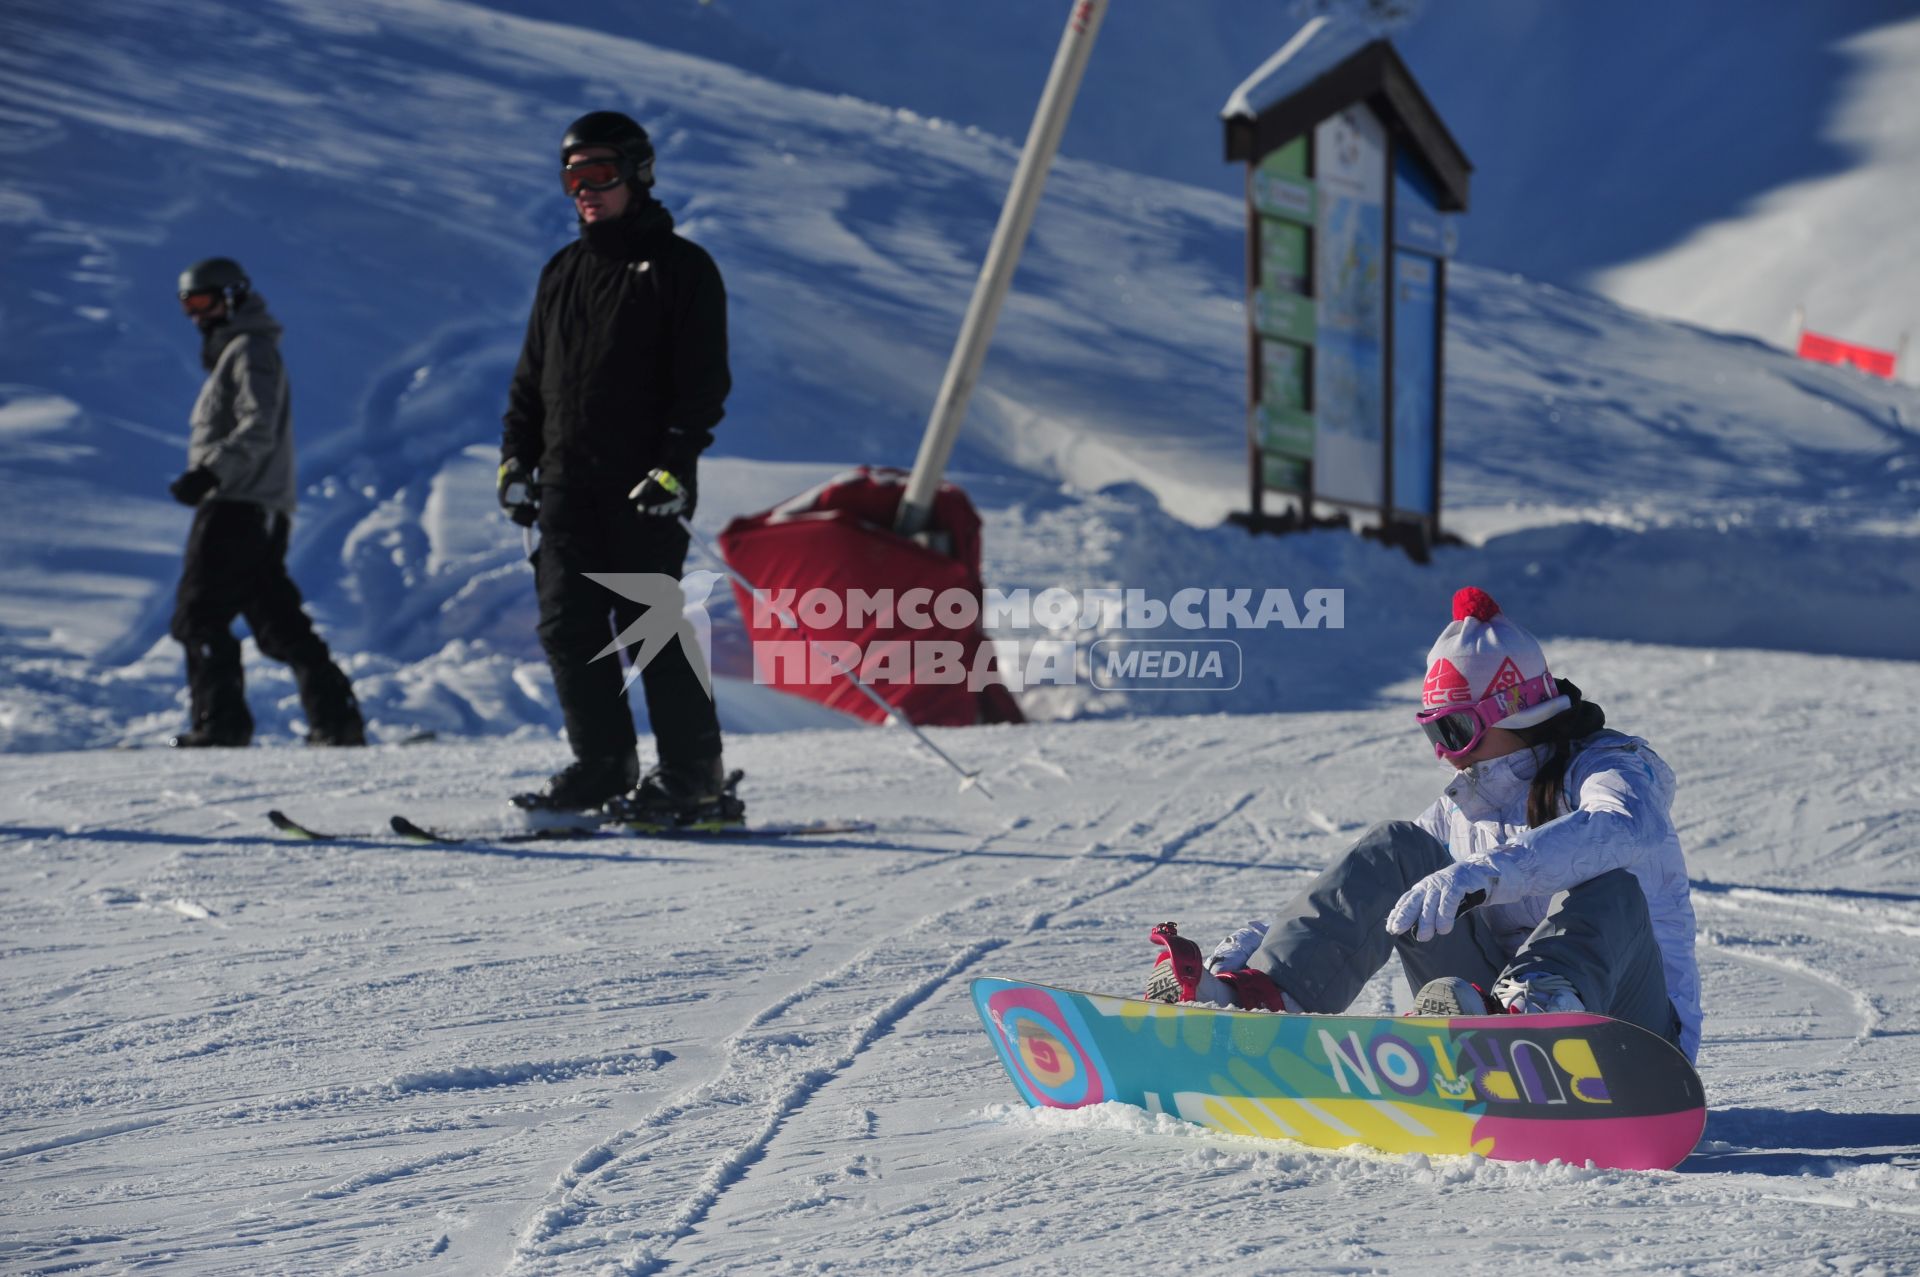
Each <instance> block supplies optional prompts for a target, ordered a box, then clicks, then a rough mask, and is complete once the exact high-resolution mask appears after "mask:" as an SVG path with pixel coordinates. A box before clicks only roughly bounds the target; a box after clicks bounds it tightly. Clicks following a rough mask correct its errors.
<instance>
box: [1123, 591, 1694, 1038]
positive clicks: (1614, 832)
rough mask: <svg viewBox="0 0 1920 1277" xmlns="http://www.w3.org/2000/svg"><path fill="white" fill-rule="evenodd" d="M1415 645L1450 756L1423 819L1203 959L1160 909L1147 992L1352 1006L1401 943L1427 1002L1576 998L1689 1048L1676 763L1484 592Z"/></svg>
mask: <svg viewBox="0 0 1920 1277" xmlns="http://www.w3.org/2000/svg"><path fill="white" fill-rule="evenodd" d="M1453 617H1454V619H1453V623H1452V624H1451V625H1449V626H1447V628H1446V629H1445V630H1443V631H1441V634H1440V638H1439V640H1438V641H1437V642H1436V643H1435V644H1434V645H1433V650H1432V651H1431V652H1429V653H1428V654H1427V678H1426V686H1425V689H1424V694H1423V696H1422V701H1423V708H1422V709H1421V710H1420V712H1419V714H1418V715H1417V717H1418V719H1419V722H1420V726H1421V727H1422V728H1423V729H1424V730H1425V732H1426V734H1427V736H1428V738H1429V739H1431V740H1432V742H1433V749H1434V753H1435V755H1436V756H1438V757H1439V758H1441V759H1442V760H1444V761H1446V762H1449V763H1451V764H1452V765H1453V766H1454V767H1455V768H1456V769H1458V771H1459V775H1457V776H1456V777H1455V778H1454V779H1453V781H1452V783H1450V784H1449V785H1448V786H1447V788H1446V792H1445V793H1443V794H1442V795H1441V796H1440V798H1439V800H1438V801H1436V802H1435V803H1434V804H1433V806H1431V807H1429V808H1428V809H1427V810H1426V811H1425V812H1424V813H1422V815H1421V816H1420V818H1419V819H1418V820H1416V821H1411V822H1408V821H1393V822H1390V823H1386V824H1380V825H1375V826H1374V827H1373V828H1372V829H1370V830H1368V831H1367V833H1366V834H1365V836H1363V837H1362V838H1361V839H1360V841H1358V842H1357V843H1355V844H1354V845H1353V846H1352V847H1350V848H1349V849H1348V850H1347V851H1346V852H1345V853H1344V854H1342V855H1341V856H1340V857H1339V858H1338V859H1337V860H1335V861H1334V862H1333V864H1332V865H1330V866H1329V867H1328V868H1327V869H1326V870H1325V871H1324V872H1322V873H1321V875H1320V876H1319V877H1318V878H1317V879H1315V880H1314V882H1313V883H1312V885H1311V886H1309V887H1308V888H1307V890H1306V891H1305V892H1303V893H1302V894H1301V895H1299V896H1298V897H1296V898H1295V899H1294V900H1293V901H1292V903H1290V904H1289V905H1288V906H1287V907H1286V908H1285V909H1284V910H1282V911H1281V913H1280V915H1279V916H1278V917H1277V918H1275V919H1273V920H1272V922H1271V923H1265V922H1254V923H1250V924H1249V925H1247V926H1246V927H1243V928H1241V929H1240V930H1239V931H1237V932H1235V933H1234V934H1233V935H1232V936H1229V937H1228V938H1227V939H1226V940H1224V941H1222V942H1221V943H1220V945H1219V946H1218V947H1217V948H1215V950H1214V951H1213V954H1212V955H1211V957H1209V958H1208V959H1207V960H1206V962H1205V963H1202V961H1201V958H1200V950H1199V948H1198V947H1197V946H1196V945H1195V944H1194V943H1193V941H1191V940H1188V939H1186V938H1185V937H1183V936H1181V935H1179V933H1178V931H1177V929H1176V928H1175V927H1174V925H1173V924H1172V923H1165V924H1162V925H1161V926H1159V927H1156V928H1154V930H1153V933H1152V937H1153V940H1154V942H1155V943H1156V944H1159V945H1162V946H1164V952H1162V953H1161V954H1160V957H1159V961H1158V962H1157V963H1156V965H1155V967H1154V969H1153V974H1152V976H1151V977H1150V978H1149V979H1148V982H1147V996H1148V997H1149V998H1153V999H1157V1000H1159V1001H1164V1002H1212V1003H1218V1004H1221V1005H1226V1006H1238V1007H1243V1008H1250V1009H1263V1010H1269V1011H1296V1012H1298V1011H1314V1012H1332V1013H1338V1012H1341V1011H1344V1010H1346V1008H1347V1007H1348V1005H1349V1004H1350V1003H1351V1002H1352V1001H1353V999H1354V998H1355V997H1356V996H1358V995H1359V993H1360V990H1361V988H1362V987H1363V986H1364V985H1365V984H1366V983H1367V981H1368V980H1369V979H1371V978H1372V977H1373V975H1374V973H1375V972H1377V971H1379V969H1380V968H1381V967H1382V966H1384V965H1385V964H1386V961H1387V959H1388V958H1389V957H1391V956H1393V955H1394V954H1395V953H1396V952H1397V953H1398V955H1399V958H1400V963H1401V966H1402V968H1403V969H1404V970H1405V972H1406V976H1407V983H1408V986H1409V987H1410V988H1414V989H1418V990H1419V993H1418V995H1417V996H1416V998H1415V1013H1416V1014H1420V1015H1445V1016H1453V1015H1487V1014H1499V1013H1502V1012H1537V1011H1579V1010H1586V1011H1591V1012H1595V1013H1598V1014H1601V1015H1608V1016H1612V1017H1614V1018H1615V1019H1619V1020H1625V1021H1628V1022H1629V1023H1632V1024H1637V1025H1639V1026H1640V1027H1642V1028H1645V1029H1649V1030H1651V1031H1652V1032H1654V1033H1657V1034H1659V1035H1660V1036H1662V1037H1664V1038H1666V1039H1667V1040H1668V1041H1670V1042H1673V1043H1675V1044H1676V1045H1677V1046H1679V1047H1680V1049H1681V1050H1683V1051H1685V1052H1686V1054H1687V1057H1688V1058H1689V1059H1692V1058H1693V1057H1694V1056H1695V1055H1696V1053H1697V1052H1698V1051H1699V1048H1700V976H1699V971H1698V968H1697V967H1696V966H1695V965H1694V959H1693V936H1694V921H1693V905H1692V901H1691V898H1690V896H1689V893H1688V886H1687V868H1686V862H1685V860H1684V858H1683V857H1682V855H1681V851H1680V839H1679V836H1678V835H1677V834H1676V833H1675V832H1674V828H1673V822H1672V819H1671V818H1670V816H1669V815H1668V811H1669V808H1670V807H1671V804H1672V802H1673V790H1674V779H1673V772H1672V771H1671V770H1670V769H1669V768H1668V767H1667V765H1666V764H1665V763H1664V762H1662V761H1661V760H1660V758H1659V756H1658V755H1656V754H1655V753H1654V752H1653V751H1652V750H1651V749H1649V748H1648V747H1647V744H1646V742H1645V741H1642V740H1639V739H1637V738H1635V737H1632V736H1626V735H1623V734H1621V733H1619V732H1615V731H1605V730H1602V728H1603V726H1604V724H1605V722H1606V716H1605V715H1604V714H1603V713H1602V712H1601V710H1600V707H1599V706H1597V705H1594V704H1592V703H1591V702H1589V701H1586V700H1584V699H1583V698H1582V697H1581V694H1580V690H1579V689H1578V688H1576V687H1575V686H1574V685H1573V684H1572V683H1569V682H1567V681H1566V680H1564V679H1560V680H1556V679H1555V678H1554V677H1553V675H1552V674H1551V673H1550V672H1548V669H1547V662H1546V657H1545V655H1544V654H1543V653H1542V652H1541V650H1540V644H1539V643H1538V642H1537V641H1536V640H1535V639H1534V637H1533V636H1532V635H1531V634H1529V633H1527V631H1525V630H1524V629H1522V628H1521V627H1520V626H1518V625H1516V624H1514V623H1513V622H1512V621H1511V620H1509V619H1507V617H1506V616H1505V615H1504V614H1502V613H1501V611H1500V608H1499V605H1498V604H1496V603H1495V602H1494V601H1493V599H1491V598H1490V597H1488V596H1487V594H1485V593H1484V592H1483V591H1480V590H1477V589H1471V588H1469V589H1463V590H1461V591H1460V592H1459V593H1457V594H1456V595H1455V596H1454V600H1453Z"/></svg>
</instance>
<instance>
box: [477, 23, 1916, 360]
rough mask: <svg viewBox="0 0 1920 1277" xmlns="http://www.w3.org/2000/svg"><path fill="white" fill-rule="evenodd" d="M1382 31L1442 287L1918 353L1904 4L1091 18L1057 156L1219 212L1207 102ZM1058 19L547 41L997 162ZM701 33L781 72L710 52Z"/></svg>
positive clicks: (800, 26)
mask: <svg viewBox="0 0 1920 1277" xmlns="http://www.w3.org/2000/svg"><path fill="white" fill-rule="evenodd" d="M494 2H495V3H496V4H498V3H500V0H494ZM1383 9H1385V10H1389V11H1392V12H1393V13H1395V14H1397V15H1401V16H1405V17H1407V20H1405V21H1400V22H1397V23H1396V24H1395V25H1394V27H1393V29H1392V31H1391V35H1392V38H1393V39H1394V40H1395V41H1396V43H1397V44H1398V45H1399V47H1400V49H1401V52H1402V54H1403V55H1404V56H1405V57H1406V59H1407V60H1408V62H1409V64H1410V65H1411V66H1412V68H1413V71H1414V74H1415V75H1416V76H1417V77H1418V78H1419V80H1420V82H1421V84H1422V86H1423V87H1424V88H1425V89H1426V91H1427V93H1428V95H1429V96H1430V97H1431V98H1432V99H1433V101H1434V103H1435V105H1436V106H1437V107H1438V108H1439V110H1440V112H1441V115H1442V116H1443V117H1444V118H1445V119H1446V120H1447V122H1448V125H1449V127H1450V129H1451V130H1452V131H1453V133H1454V134H1455V136H1456V137H1457V138H1458V139H1459V140H1460V142H1461V144H1462V145H1463V146H1464V147H1465V149H1466V151H1467V154H1468V155H1469V156H1470V157H1471V158H1472V160H1473V162H1474V164H1475V166H1476V172H1475V174H1474V180H1473V211H1472V214H1471V216H1469V217H1468V218H1466V219H1465V220H1464V221H1463V222H1462V224H1461V227H1460V230H1461V236H1462V245H1463V252H1464V254H1465V256H1466V257H1467V259H1468V260H1470V261H1474V262H1478V263H1481V264H1484V265H1489V266H1496V267H1499V268H1502V269H1506V270H1516V271H1520V272H1522V273H1524V274H1526V275H1529V276H1531V277H1534V278H1536V279H1543V280H1548V281H1551V282H1555V283H1559V284H1563V285H1585V286H1590V287H1595V288H1598V289H1599V291H1601V292H1602V293H1603V294H1604V295H1606V296H1608V297H1611V298H1613V299H1614V300H1616V301H1621V302H1624V303H1626V304H1628V305H1632V306H1637V307H1643V308H1646V309H1649V310H1652V311H1654V312H1655V313H1657V314H1661V315H1666V316H1669V317H1672V318H1679V319H1684V320H1687V321H1690V322H1694V323H1700V324H1704V325H1706V326H1708V327H1712V328H1716V329H1720V330H1723V331H1729V332H1741V333H1749V334H1752V335H1755V336H1759V337H1762V338H1764V339H1766V340H1767V341H1769V342H1772V343H1774V344H1776V345H1788V346H1790V345H1791V344H1792V342H1791V337H1792V330H1791V315H1792V313H1793V309H1794V307H1795V306H1797V305H1802V304H1804V305H1805V306H1806V307H1807V310H1808V315H1809V317H1810V319H1809V322H1810V323H1812V324H1813V325H1814V326H1816V327H1819V326H1821V325H1824V326H1825V327H1824V328H1823V329H1822V330H1823V331H1832V332H1836V333H1839V334H1841V335H1844V336H1850V337H1851V338H1852V339H1854V340H1856V341H1862V342H1867V343H1869V344H1879V345H1883V346H1886V347H1892V346H1893V345H1894V344H1895V342H1897V341H1898V339H1899V336H1900V334H1901V333H1902V332H1906V331H1909V330H1912V329H1914V328H1916V326H1920V317H1917V316H1916V315H1915V314H1914V312H1913V310H1912V308H1911V306H1910V303H1909V302H1908V300H1907V299H1908V298H1909V297H1911V296H1912V295H1913V293H1914V292H1915V283H1916V280H1920V258H1916V256H1915V250H1914V248H1913V246H1912V243H1911V236H1908V235H1905V234H1904V233H1903V227H1904V223H1903V218H1904V217H1905V216H1906V213H1907V210H1909V209H1911V208H1912V207H1913V206H1914V202H1915V195H1916V187H1917V182H1916V169H1915V164H1914V159H1913V156H1912V149H1913V143H1912V141H1911V139H1912V138H1913V137H1915V136H1917V135H1920V107H1916V105H1915V100H1914V97H1913V94H1911V93H1910V92H1908V91H1907V86H1908V85H1909V84H1910V83H1911V81H1912V78H1913V76H1914V74H1915V72H1916V70H1917V69H1920V48H1916V46H1915V35H1914V31H1913V19H1914V12H1913V6H1912V4H1911V3H1908V2H1907V0H1852V2H1851V3H1847V4H1753V3H1750V2H1748V0H1690V3H1687V4H1684V5H1672V4H1662V3H1658V2H1657V0H1625V2H1623V3H1612V4H1606V5H1591V4H1588V5H1580V4H1541V3H1537V0H1445V3H1430V4H1404V3H1402V4H1393V5H1381V4H1370V3H1365V2H1363V0H1294V2H1292V3H1284V4H1282V3H1270V4H1262V5H1249V4H1244V3H1235V2H1234V0H1182V3H1179V4H1117V5H1114V6H1113V7H1112V10H1111V12H1110V13H1109V15H1108V17H1107V19H1106V21H1105V23H1104V24H1103V26H1102V30H1101V34H1100V37H1099V44H1098V48H1097V50H1096V53H1095V56H1094V58H1093V61H1092V63H1091V65H1090V67H1089V69H1088V73H1087V79H1086V84H1085V87H1084V89H1083V91H1082V93H1083V96H1082V100H1081V107H1080V109H1079V110H1077V111H1076V113H1075V116H1074V119H1073V121H1072V124H1071V126H1070V127H1069V129H1068V131H1067V135H1066V138H1065V142H1064V145H1065V148H1066V151H1067V154H1069V155H1072V156H1075V157H1077V158H1080V159H1087V160H1094V161H1097V162H1100V163H1104V164H1110V165H1115V166H1117V167H1121V168H1127V169H1131V170H1133V171H1135V172H1140V173H1147V174H1152V175H1154V176H1157V177H1165V178H1171V179H1173V180H1176V181H1180V182H1183V183H1187V184H1189V185H1195V186H1202V187H1207V188H1210V189H1214V190H1218V191H1222V192H1228V193H1232V194H1236V195H1237V194H1238V193H1239V191H1240V189H1241V187H1240V183H1241V173H1240V170H1239V168H1238V166H1231V165H1228V164H1225V163H1224V162H1223V161H1222V159H1221V153H1222V149H1223V148H1222V142H1221V136H1220V132H1221V131H1220V125H1219V122H1218V120H1217V118H1216V116H1217V113H1218V110H1219V107H1220V104H1221V101H1222V100H1223V99H1224V97H1225V96H1226V93H1227V91H1228V89H1230V88H1231V87H1232V86H1233V85H1235V84H1237V83H1238V82H1239V81H1240V79H1241V77H1242V76H1244V75H1246V74H1247V73H1248V72H1249V71H1251V70H1252V69H1253V68H1254V67H1255V66H1257V65H1259V63H1260V62H1261V60H1262V59H1264V58H1265V57H1266V55H1267V54H1268V53H1270V52H1272V51H1273V50H1274V49H1277V48H1278V47H1279V46H1280V45H1281V44H1282V43H1284V42H1285V40H1286V39H1287V37H1288V36H1289V35H1290V34H1292V32H1293V31H1294V29H1295V28H1296V27H1297V26H1298V25H1299V23H1300V22H1301V21H1302V20H1303V19H1304V18H1305V17H1306V16H1307V15H1308V14H1311V13H1315V12H1322V11H1331V12H1335V13H1347V14H1354V13H1358V14H1361V15H1365V14H1367V13H1369V12H1374V13H1377V12H1379V11H1380V10H1383ZM1064 10H1065V5H1053V4H1045V3H1033V2H1032V0H976V3H974V4H970V5H969V6H967V16H966V20H965V21H962V22H956V21H954V20H953V16H952V13H951V11H950V9H948V8H947V7H944V6H941V5H938V4H935V3H932V0H841V2H839V3H836V4H833V5H831V6H818V5H812V6H810V5H794V4H788V3H784V2H783V0H716V2H715V3H713V4H711V5H701V6H699V12H700V13H701V14H702V15H703V16H705V17H706V18H707V19H708V20H707V22H706V23H705V24H704V26H702V27H698V28H697V29H696V24H693V23H690V22H685V21H675V20H673V19H674V18H675V16H676V15H677V14H678V10H677V9H676V8H675V7H674V6H672V5H665V6H648V7H646V8H645V9H641V8H636V7H633V6H620V5H605V6H603V5H589V6H581V7H580V8H579V9H578V10H577V11H576V12H575V13H574V16H573V19H572V20H573V21H575V22H578V23H580V24H581V25H583V26H591V27H596V28H598V29H601V30H606V31H610V32H615V33H618V34H621V35H628V36H635V37H638V38H640V39H646V40H663V41H664V42H666V43H669V44H673V45H674V46H675V47H699V48H700V49H701V50H702V51H709V50H711V51H712V52H711V53H710V56H717V57H722V58H724V59H725V60H728V61H734V62H737V64H740V65H746V66H750V67H752V68H753V69H755V70H763V71H764V72H765V73H767V74H771V75H773V76H774V77H776V78H780V79H783V80H785V81H787V82H790V83H795V84H805V85H807V86H809V87H819V86H821V85H823V84H824V85H830V86H834V87H838V88H840V89H843V90H845V91H847V92H850V93H853V94H855V95H856V96H859V97H863V98H867V99H869V100H872V101H876V102H886V103H890V104H895V105H900V106H907V107H911V108H913V109H914V110H916V111H919V112H921V113H923V114H928V115H933V116H937V117H940V118H943V119H949V120H954V121H956V122H958V123H961V124H974V125H978V126H979V127H981V128H983V129H987V130H989V131H992V132H994V133H998V134H1000V135H1002V136H1005V137H1013V138H1018V137H1022V136H1024V134H1025V129H1026V126H1027V121H1028V118H1029V116H1030V114H1031V110H1032V100H1033V96H1034V95H1035V94H1036V93H1037V91H1038V86H1039V84H1040V82H1041V81H1042V79H1043V78H1044V76H1045V74H1046V67H1047V63H1048V60H1049V59H1050V57H1051V54H1052V49H1053V45H1054V42H1055V40H1056V39H1057V38H1058V34H1059V27H1060V24H1061V21H1062V18H1063V15H1064ZM663 19H665V20H663ZM715 27H723V28H724V29H725V30H726V31H727V32H728V33H729V34H730V36H731V38H732V39H734V40H736V41H738V42H740V43H742V44H745V43H748V42H750V41H751V40H754V39H772V40H774V41H776V42H777V43H778V44H779V45H780V46H781V47H782V49H783V50H784V51H785V52H786V53H787V55H788V56H787V58H786V60H785V61H784V62H781V63H778V64H776V63H775V62H774V61H772V60H771V59H769V58H768V57H766V56H765V55H764V54H762V53H758V52H757V51H741V52H733V51H731V50H723V48H722V42H721V41H720V39H719V38H718V36H717V35H716V33H715V31H714V29H713V28H715ZM983 66H992V67H994V68H995V72H996V73H995V74H993V75H987V76H983V75H982V74H981V73H980V69H981V68H982V67H983ZM1006 85H1021V86H1024V87H1025V90H1026V91H1025V92H1019V93H1015V92H1007V91H1005V88H1004V86H1006ZM1490 89H1491V90H1493V91H1489V90H1490ZM1909 379H1910V380H1911V379H1912V378H1909Z"/></svg>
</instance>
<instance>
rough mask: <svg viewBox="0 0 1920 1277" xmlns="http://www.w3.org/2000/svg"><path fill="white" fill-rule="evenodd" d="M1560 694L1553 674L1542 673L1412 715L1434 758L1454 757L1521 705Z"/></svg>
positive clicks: (1470, 748) (1472, 746) (1469, 750)
mask: <svg viewBox="0 0 1920 1277" xmlns="http://www.w3.org/2000/svg"><path fill="white" fill-rule="evenodd" d="M1559 694H1560V687H1559V685H1558V684H1557V683H1555V682H1554V681H1553V675H1552V674H1542V675H1541V676H1540V677H1539V678H1530V679H1528V680H1526V681H1525V682H1524V683H1515V684H1514V685H1513V686H1512V687H1506V688H1502V689H1501V690H1499V691H1497V692H1495V693H1494V694H1493V695H1491V696H1489V697H1487V698H1486V699H1485V700H1480V701H1475V702H1474V703H1472V704H1471V705H1434V706H1431V707H1429V708H1427V709H1423V710H1421V711H1419V712H1418V713H1416V714H1415V715H1414V718H1415V719H1417V720H1418V721H1419V723H1420V730H1421V731H1423V732H1425V733H1426V734H1427V739H1428V740H1430V741H1432V742H1433V754H1434V757H1436V758H1445V759H1453V758H1458V757H1460V756H1461V755H1462V754H1471V753H1472V752H1473V751H1474V749H1475V748H1476V747H1477V746H1478V745H1479V744H1480V741H1481V739H1482V738H1483V737H1485V736H1486V734H1487V729H1488V728H1489V727H1492V726H1494V725H1495V724H1496V723H1499V722H1500V721H1501V720H1502V719H1506V718H1510V717H1512V716H1513V715H1515V714H1518V713H1519V712H1520V711H1521V710H1523V709H1528V708H1531V707H1532V706H1535V705H1542V704H1545V703H1546V702H1547V701H1550V700H1552V699H1553V698H1554V697H1556V696H1558V695H1559Z"/></svg>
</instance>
